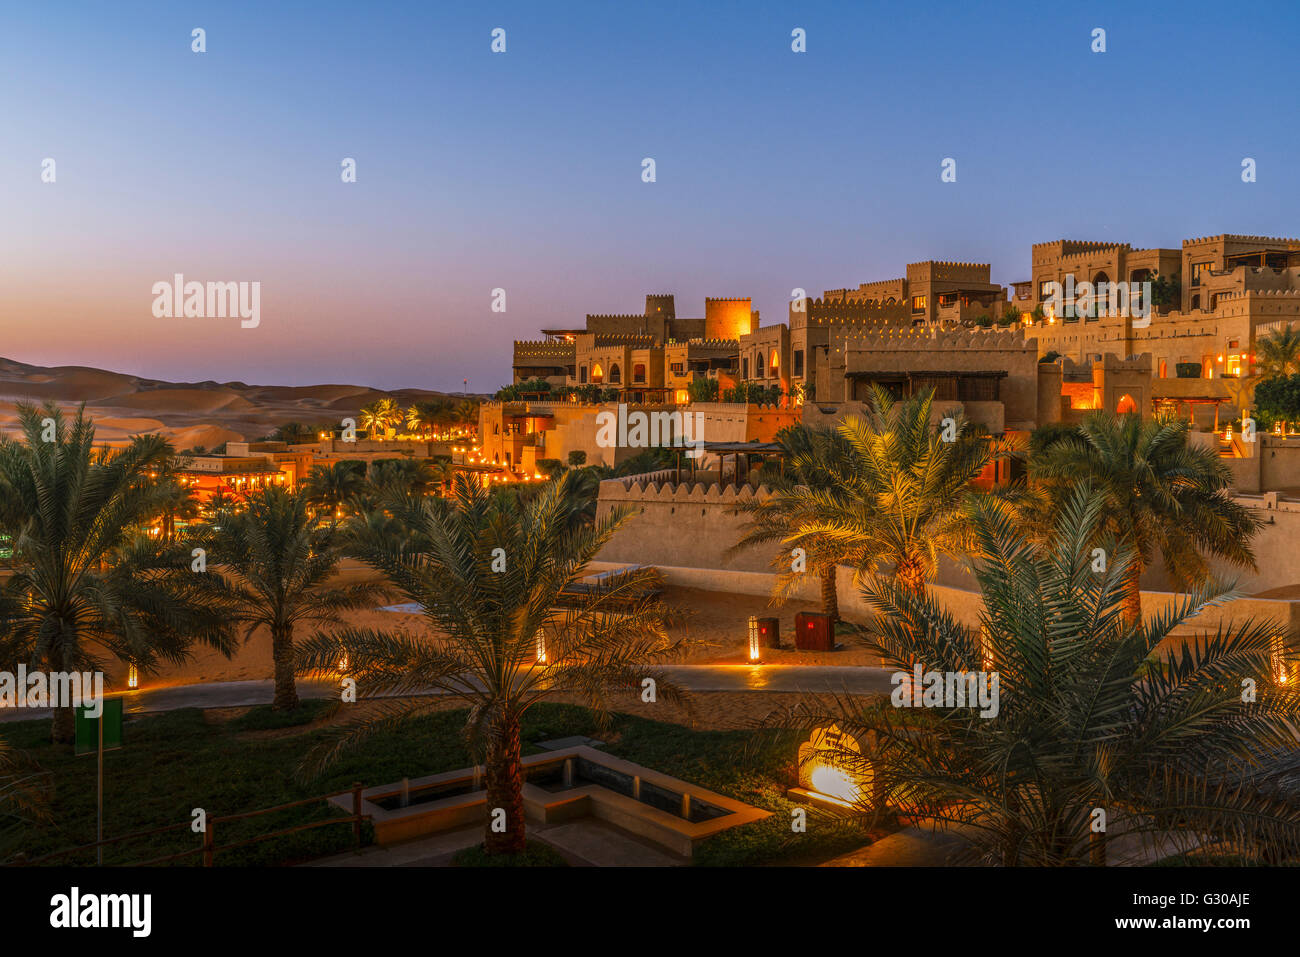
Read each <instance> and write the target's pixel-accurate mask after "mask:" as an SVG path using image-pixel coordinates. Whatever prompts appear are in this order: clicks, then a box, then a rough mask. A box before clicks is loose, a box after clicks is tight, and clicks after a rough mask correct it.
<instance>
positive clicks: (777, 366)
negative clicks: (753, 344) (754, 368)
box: [771, 349, 781, 376]
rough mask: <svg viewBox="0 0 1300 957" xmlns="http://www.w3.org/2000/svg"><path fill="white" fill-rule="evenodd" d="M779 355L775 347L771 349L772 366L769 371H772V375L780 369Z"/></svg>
mask: <svg viewBox="0 0 1300 957" xmlns="http://www.w3.org/2000/svg"><path fill="white" fill-rule="evenodd" d="M779 356H780V354H779V353H778V352H777V351H776V350H775V349H773V350H772V366H771V371H772V375H773V376H775V375H776V374H777V373H778V372H779V371H780V369H781V360H780V357H779Z"/></svg>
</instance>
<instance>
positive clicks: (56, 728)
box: [46, 651, 77, 744]
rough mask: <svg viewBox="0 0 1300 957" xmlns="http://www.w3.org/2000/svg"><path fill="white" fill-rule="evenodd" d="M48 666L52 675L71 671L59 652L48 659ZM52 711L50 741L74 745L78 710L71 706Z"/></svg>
mask: <svg viewBox="0 0 1300 957" xmlns="http://www.w3.org/2000/svg"><path fill="white" fill-rule="evenodd" d="M46 665H47V666H48V667H49V669H50V673H51V674H53V673H54V672H57V671H69V670H71V669H69V668H67V667H65V665H64V661H63V655H62V654H60V653H59V652H57V651H56V652H54V653H53V654H51V655H50V657H49V658H48V659H46ZM52 711H53V719H54V720H53V721H52V722H51V727H50V740H51V741H52V742H54V743H55V744H72V743H73V742H74V741H75V740H76V737H77V719H76V713H77V712H76V709H75V708H74V707H73V706H72V705H70V704H69V705H64V706H63V707H58V708H53V709H52Z"/></svg>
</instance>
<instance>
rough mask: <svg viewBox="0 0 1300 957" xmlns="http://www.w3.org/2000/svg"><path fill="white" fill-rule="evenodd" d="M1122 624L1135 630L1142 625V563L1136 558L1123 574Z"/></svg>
mask: <svg viewBox="0 0 1300 957" xmlns="http://www.w3.org/2000/svg"><path fill="white" fill-rule="evenodd" d="M1123 608H1124V624H1125V625H1128V626H1129V627H1130V628H1136V627H1137V626H1138V625H1140V624H1142V563H1141V562H1139V561H1138V560H1137V559H1136V558H1134V560H1133V564H1132V565H1130V566H1129V569H1128V571H1127V572H1125V573H1124V605H1123Z"/></svg>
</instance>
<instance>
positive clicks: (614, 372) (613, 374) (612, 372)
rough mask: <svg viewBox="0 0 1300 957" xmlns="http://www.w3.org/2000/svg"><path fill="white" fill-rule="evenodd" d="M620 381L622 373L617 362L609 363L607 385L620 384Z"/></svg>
mask: <svg viewBox="0 0 1300 957" xmlns="http://www.w3.org/2000/svg"><path fill="white" fill-rule="evenodd" d="M622 381H623V373H622V372H621V371H619V368H618V363H617V362H611V363H610V364H609V383H610V385H617V384H619V383H621V382H622Z"/></svg>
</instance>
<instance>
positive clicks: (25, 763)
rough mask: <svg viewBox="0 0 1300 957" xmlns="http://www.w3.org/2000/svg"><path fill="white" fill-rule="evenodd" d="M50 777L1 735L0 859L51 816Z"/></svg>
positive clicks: (6, 857) (5, 857)
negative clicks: (34, 827)
mask: <svg viewBox="0 0 1300 957" xmlns="http://www.w3.org/2000/svg"><path fill="white" fill-rule="evenodd" d="M49 796H50V778H49V775H48V774H47V773H45V772H43V771H42V770H41V769H40V768H39V767H38V766H37V765H36V764H35V762H33V761H32V760H31V759H30V758H29V757H27V756H26V755H24V754H23V753H22V752H21V751H15V750H14V749H13V748H11V747H10V746H9V743H8V742H7V741H5V740H4V739H3V738H0V862H5V861H7V859H8V858H9V856H10V853H11V852H12V851H13V849H14V847H15V845H16V844H17V843H18V842H19V841H20V840H21V839H22V838H23V837H24V836H26V835H29V834H30V828H31V827H32V825H33V824H37V823H40V822H43V821H46V820H48V819H49V817H50V808H49Z"/></svg>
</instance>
